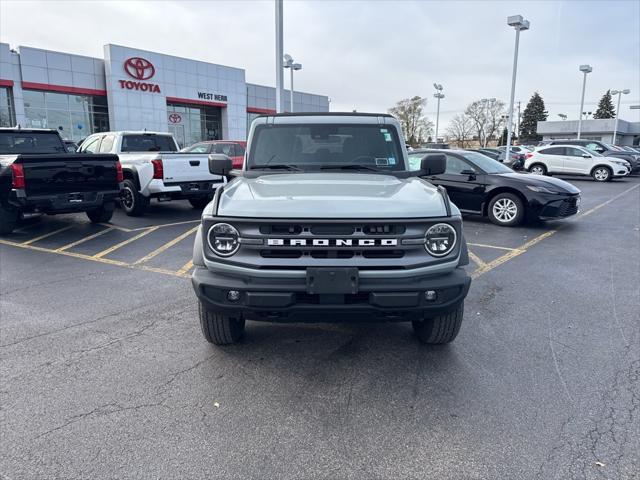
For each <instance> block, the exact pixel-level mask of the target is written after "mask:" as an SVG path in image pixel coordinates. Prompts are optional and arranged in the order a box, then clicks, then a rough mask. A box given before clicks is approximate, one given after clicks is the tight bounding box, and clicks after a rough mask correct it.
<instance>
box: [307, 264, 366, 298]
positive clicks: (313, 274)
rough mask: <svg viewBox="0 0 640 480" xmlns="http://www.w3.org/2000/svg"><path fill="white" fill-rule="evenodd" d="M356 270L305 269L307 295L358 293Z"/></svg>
mask: <svg viewBox="0 0 640 480" xmlns="http://www.w3.org/2000/svg"><path fill="white" fill-rule="evenodd" d="M358 282H359V276H358V269H357V268H326V267H320V268H307V293H308V294H311V295H316V294H318V295H323V294H338V293H341V294H355V293H358Z"/></svg>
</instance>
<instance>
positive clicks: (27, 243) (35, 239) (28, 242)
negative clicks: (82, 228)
mask: <svg viewBox="0 0 640 480" xmlns="http://www.w3.org/2000/svg"><path fill="white" fill-rule="evenodd" d="M75 226H76V225H69V226H67V227H62V228H59V229H58V230H54V231H53V232H49V233H45V234H44V235H40V236H39V237H36V238H32V239H31V240H27V241H26V242H22V245H31V244H32V243H35V242H38V241H40V240H43V239H45V238H47V237H51V236H53V235H55V234H56V233H60V232H64V231H65V230H70V229H72V228H73V227H75Z"/></svg>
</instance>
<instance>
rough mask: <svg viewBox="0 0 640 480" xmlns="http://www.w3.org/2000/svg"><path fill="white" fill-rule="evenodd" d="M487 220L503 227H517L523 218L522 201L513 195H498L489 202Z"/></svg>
mask: <svg viewBox="0 0 640 480" xmlns="http://www.w3.org/2000/svg"><path fill="white" fill-rule="evenodd" d="M488 214H489V220H491V222H492V223H495V224H496V225H501V226H503V227H514V226H516V225H519V224H520V223H521V222H522V220H523V218H524V205H523V204H522V200H520V197H518V196H517V195H514V194H513V193H499V194H498V195H496V196H495V197H493V198H492V199H491V201H490V202H489V209H488Z"/></svg>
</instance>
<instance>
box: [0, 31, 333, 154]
mask: <svg viewBox="0 0 640 480" xmlns="http://www.w3.org/2000/svg"><path fill="white" fill-rule="evenodd" d="M289 98H290V95H289V92H288V91H287V92H286V94H285V110H286V111H290V102H289ZM293 106H294V111H296V112H326V111H329V98H328V97H327V96H324V95H313V94H308V93H302V92H294V105H293ZM275 109H276V91H275V88H273V87H267V86H262V85H254V84H250V83H247V82H246V81H245V70H244V69H242V68H235V67H227V66H223V65H216V64H213V63H206V62H200V61H197V60H190V59H186V58H179V57H174V56H172V55H164V54H160V53H155V52H148V51H143V50H138V49H135V48H130V47H123V46H119V45H111V44H109V45H105V46H104V58H92V57H85V56H81V55H72V54H68V53H60V52H54V51H50V50H42V49H38V48H31V47H22V46H20V47H17V48H16V49H15V50H12V49H11V48H10V46H9V45H8V44H6V43H0V126H15V125H22V126H23V127H34V128H56V129H58V130H59V131H60V133H61V135H62V136H63V138H65V139H71V140H80V139H82V138H84V137H86V136H87V135H89V134H91V133H94V132H101V131H108V130H145V129H146V130H149V131H160V132H171V133H173V134H174V135H175V137H176V140H178V143H179V144H180V145H181V146H187V145H191V144H193V143H195V142H198V141H200V140H217V139H228V140H244V139H245V138H246V136H247V132H248V126H249V124H250V123H251V120H253V119H254V118H255V117H256V116H258V115H260V114H265V113H275Z"/></svg>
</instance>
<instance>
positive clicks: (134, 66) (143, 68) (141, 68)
mask: <svg viewBox="0 0 640 480" xmlns="http://www.w3.org/2000/svg"><path fill="white" fill-rule="evenodd" d="M124 71H125V72H127V73H128V74H129V76H131V77H133V78H135V79H136V80H148V79H150V78H151V77H153V76H154V75H155V73H156V68H155V67H154V66H153V63H151V62H150V61H149V60H146V59H144V58H141V57H131V58H127V59H126V60H125V62H124Z"/></svg>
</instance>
